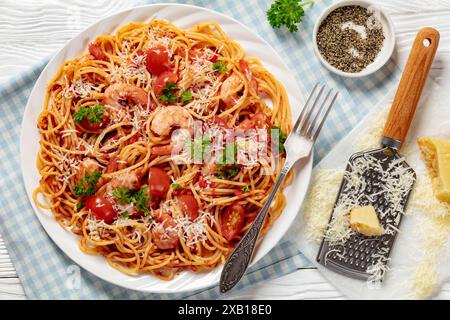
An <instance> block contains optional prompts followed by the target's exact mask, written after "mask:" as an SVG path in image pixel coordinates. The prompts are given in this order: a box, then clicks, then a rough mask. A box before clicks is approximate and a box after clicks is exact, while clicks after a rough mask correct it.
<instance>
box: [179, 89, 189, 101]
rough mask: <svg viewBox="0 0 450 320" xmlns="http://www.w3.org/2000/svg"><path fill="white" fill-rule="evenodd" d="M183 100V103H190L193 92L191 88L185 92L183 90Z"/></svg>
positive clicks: (181, 97)
mask: <svg viewBox="0 0 450 320" xmlns="http://www.w3.org/2000/svg"><path fill="white" fill-rule="evenodd" d="M180 99H181V102H182V103H185V104H186V103H189V102H191V101H192V92H191V90H186V91H185V92H183V93H182V94H181V96H180Z"/></svg>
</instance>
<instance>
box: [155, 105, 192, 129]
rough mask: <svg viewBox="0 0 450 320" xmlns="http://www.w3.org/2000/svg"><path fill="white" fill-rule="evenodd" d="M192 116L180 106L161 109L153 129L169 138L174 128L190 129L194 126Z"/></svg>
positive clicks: (156, 115)
mask: <svg viewBox="0 0 450 320" xmlns="http://www.w3.org/2000/svg"><path fill="white" fill-rule="evenodd" d="M192 122H193V120H192V116H191V115H190V114H189V112H187V111H186V110H185V109H183V108H182V107H179V106H167V107H164V108H162V109H160V110H159V111H158V112H157V113H156V114H155V117H154V118H153V120H152V124H151V129H152V131H153V132H154V133H156V134H158V135H160V136H167V135H168V134H169V133H170V131H171V130H172V128H174V127H178V128H185V129H187V128H189V127H191V126H192Z"/></svg>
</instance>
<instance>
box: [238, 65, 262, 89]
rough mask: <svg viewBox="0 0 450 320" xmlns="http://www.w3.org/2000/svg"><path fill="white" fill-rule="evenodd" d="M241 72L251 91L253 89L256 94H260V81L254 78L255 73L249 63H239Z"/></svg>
mask: <svg viewBox="0 0 450 320" xmlns="http://www.w3.org/2000/svg"><path fill="white" fill-rule="evenodd" d="M239 70H240V71H241V72H242V73H243V74H244V76H245V78H246V79H247V81H248V83H249V84H250V89H253V90H254V91H255V93H257V92H258V81H256V79H255V78H254V77H253V72H252V71H251V70H250V67H249V66H248V63H247V62H245V61H244V60H240V61H239Z"/></svg>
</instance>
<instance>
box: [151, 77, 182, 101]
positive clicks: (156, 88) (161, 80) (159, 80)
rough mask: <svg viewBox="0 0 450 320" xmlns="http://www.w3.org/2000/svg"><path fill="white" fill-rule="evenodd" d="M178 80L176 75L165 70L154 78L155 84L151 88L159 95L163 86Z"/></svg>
mask: <svg viewBox="0 0 450 320" xmlns="http://www.w3.org/2000/svg"><path fill="white" fill-rule="evenodd" d="M177 80H178V77H177V75H176V74H175V73H173V72H170V71H166V72H163V73H161V74H160V75H159V76H158V78H156V81H155V86H154V87H153V90H154V91H155V95H156V96H159V95H160V94H161V93H162V91H163V89H164V87H165V86H166V85H167V84H168V83H176V82H177Z"/></svg>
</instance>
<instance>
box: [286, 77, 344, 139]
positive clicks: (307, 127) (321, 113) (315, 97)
mask: <svg viewBox="0 0 450 320" xmlns="http://www.w3.org/2000/svg"><path fill="white" fill-rule="evenodd" d="M317 89H319V90H317ZM324 91H325V85H320V84H319V83H316V85H315V86H314V88H313V90H312V92H311V94H310V95H309V97H308V100H307V101H306V104H305V106H304V107H303V110H302V112H301V113H300V116H299V117H298V119H297V122H296V123H295V125H294V128H293V132H297V133H298V134H300V135H302V136H304V137H306V138H308V139H310V140H312V141H315V140H316V139H317V136H318V135H319V133H320V130H321V129H322V127H323V124H324V123H325V120H326V118H327V116H328V114H329V113H330V110H331V107H332V106H333V104H334V102H335V101H336V98H337V96H338V94H339V92H338V91H335V90H334V89H330V90H328V91H327V93H326V95H325V96H324V97H323V93H324ZM333 91H335V92H334V93H333ZM330 97H331V98H330ZM311 119H312V120H311Z"/></svg>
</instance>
